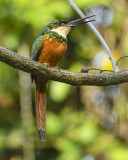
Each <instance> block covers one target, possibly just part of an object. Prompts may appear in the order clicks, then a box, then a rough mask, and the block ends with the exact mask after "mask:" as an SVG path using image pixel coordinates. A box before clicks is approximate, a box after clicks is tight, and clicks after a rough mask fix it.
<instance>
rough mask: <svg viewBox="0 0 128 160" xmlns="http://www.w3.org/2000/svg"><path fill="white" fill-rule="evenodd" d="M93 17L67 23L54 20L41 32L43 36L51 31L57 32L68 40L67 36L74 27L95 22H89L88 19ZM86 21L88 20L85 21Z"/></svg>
mask: <svg viewBox="0 0 128 160" xmlns="http://www.w3.org/2000/svg"><path fill="white" fill-rule="evenodd" d="M91 17H93V16H90V17H86V18H80V19H77V20H75V21H71V22H67V21H65V20H54V21H52V22H50V23H49V24H48V25H47V26H45V28H44V29H43V31H42V32H41V35H42V34H45V33H47V32H49V31H50V32H57V33H58V34H59V35H61V36H63V37H64V38H66V36H67V34H68V33H69V32H70V30H71V28H72V27H74V26H77V25H80V24H83V23H87V22H91V21H94V20H88V18H91ZM85 19H87V20H86V21H84V20H85Z"/></svg>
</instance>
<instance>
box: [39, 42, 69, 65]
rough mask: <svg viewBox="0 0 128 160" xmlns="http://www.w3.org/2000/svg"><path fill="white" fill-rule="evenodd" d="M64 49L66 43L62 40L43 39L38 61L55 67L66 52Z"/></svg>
mask: <svg viewBox="0 0 128 160" xmlns="http://www.w3.org/2000/svg"><path fill="white" fill-rule="evenodd" d="M50 40H51V41H50ZM66 49H67V45H66V44H65V43H63V42H59V41H58V40H54V39H45V40H44V41H43V49H42V51H41V54H40V56H39V58H38V61H39V62H41V63H47V64H48V65H49V66H52V67H55V66H57V64H58V62H59V61H60V59H61V58H62V56H63V55H64V53H65V52H66Z"/></svg>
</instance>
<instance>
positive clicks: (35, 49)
mask: <svg viewBox="0 0 128 160" xmlns="http://www.w3.org/2000/svg"><path fill="white" fill-rule="evenodd" d="M90 17H93V16H90ZM90 17H87V18H90ZM84 19H86V18H81V19H78V20H75V21H71V22H66V21H65V20H54V21H52V22H50V23H49V24H48V25H47V26H46V27H45V28H44V29H43V30H42V32H41V33H40V35H39V36H38V38H37V39H36V40H35V41H34V43H33V46H32V51H31V59H32V60H35V61H38V62H40V63H45V64H47V65H49V66H51V67H57V65H58V62H59V61H60V59H61V58H62V57H63V55H64V54H65V52H66V49H67V34H68V33H69V32H70V30H71V29H72V27H74V26H77V25H80V24H83V23H87V22H90V21H94V20H87V21H83V20H84ZM32 77H33V78H34V79H35V82H36V114H37V128H38V134H39V139H42V140H43V141H45V140H46V82H47V80H46V79H45V78H42V77H40V76H39V75H36V76H33V75H32Z"/></svg>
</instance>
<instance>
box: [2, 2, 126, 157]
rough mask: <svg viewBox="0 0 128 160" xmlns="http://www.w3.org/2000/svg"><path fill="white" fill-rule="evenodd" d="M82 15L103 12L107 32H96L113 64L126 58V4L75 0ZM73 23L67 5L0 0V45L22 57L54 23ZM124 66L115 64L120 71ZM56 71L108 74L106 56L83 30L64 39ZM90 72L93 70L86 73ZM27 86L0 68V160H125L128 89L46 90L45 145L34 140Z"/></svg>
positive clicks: (24, 77) (26, 80) (23, 77)
mask: <svg viewBox="0 0 128 160" xmlns="http://www.w3.org/2000/svg"><path fill="white" fill-rule="evenodd" d="M76 3H77V5H78V6H79V7H80V9H82V10H83V11H84V10H85V9H86V10H87V9H88V8H89V7H90V6H92V5H106V6H108V7H112V8H113V11H114V17H113V22H112V24H111V26H109V27H103V26H101V27H98V30H99V31H100V33H101V34H102V36H103V37H104V39H105V41H106V42H107V44H108V45H109V47H110V49H111V51H112V53H113V55H114V56H115V58H116V60H117V59H118V58H119V57H121V56H124V55H127V54H128V45H127V44H128V0H121V1H120V0H108V1H102V0H99V1H97V0H76ZM77 18H79V16H78V15H77V13H76V12H75V11H74V9H73V8H72V7H71V6H70V5H69V2H68V0H36V1H35V0H27V1H26V0H0V45H1V46H4V47H6V48H9V49H10V50H13V51H15V52H18V53H19V54H21V55H23V56H26V57H30V52H31V46H32V43H33V41H34V40H35V39H36V37H37V36H38V35H39V33H40V32H41V30H42V29H43V27H44V26H45V25H46V24H47V23H49V22H50V21H52V20H54V19H65V20H69V21H70V20H74V19H77ZM127 62H128V61H127V59H123V60H122V61H120V63H119V67H120V70H126V69H128V65H127V64H128V63H127ZM59 66H60V67H61V68H63V69H66V70H70V71H73V72H80V70H81V67H84V66H88V67H97V68H101V69H112V67H111V64H110V62H109V59H108V56H107V54H106V52H105V51H104V49H103V47H102V45H101V44H100V42H99V41H98V39H97V37H96V36H95V35H94V33H92V31H91V30H90V29H89V28H88V27H87V26H84V25H81V26H78V27H75V28H73V30H72V31H71V33H70V34H69V35H68V50H67V53H66V55H65V56H64V58H63V59H62V60H61V62H60V64H59ZM93 72H94V71H93ZM35 117H36V113H35V85H34V84H32V87H31V79H30V75H29V74H27V73H24V72H21V71H18V70H16V69H13V68H11V67H10V66H8V65H6V64H4V63H2V62H0V159H1V160H22V159H23V160H127V159H128V84H121V85H119V86H111V87H91V86H80V87H75V86H71V85H67V84H63V83H58V82H54V81H49V82H48V84H47V141H46V142H45V143H43V142H41V141H40V140H38V135H37V128H36V118H35Z"/></svg>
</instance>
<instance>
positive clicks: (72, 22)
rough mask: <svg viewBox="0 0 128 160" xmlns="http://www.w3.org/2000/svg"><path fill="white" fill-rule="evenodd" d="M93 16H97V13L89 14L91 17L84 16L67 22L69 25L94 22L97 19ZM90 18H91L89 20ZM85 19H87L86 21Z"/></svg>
mask: <svg viewBox="0 0 128 160" xmlns="http://www.w3.org/2000/svg"><path fill="white" fill-rule="evenodd" d="M92 17H95V15H92V16H89V17H84V18H80V19H77V20H74V21H71V22H69V23H67V24H66V26H67V27H74V26H78V25H80V24H84V23H88V22H92V21H95V19H90V18H92ZM89 19H90V20H89ZM84 20H85V21H84Z"/></svg>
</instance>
